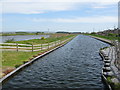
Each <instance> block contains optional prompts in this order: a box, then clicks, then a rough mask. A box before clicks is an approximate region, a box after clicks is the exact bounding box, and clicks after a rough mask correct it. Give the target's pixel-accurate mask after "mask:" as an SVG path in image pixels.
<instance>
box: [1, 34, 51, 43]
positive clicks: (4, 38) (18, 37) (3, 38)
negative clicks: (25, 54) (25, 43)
mask: <svg viewBox="0 0 120 90" xmlns="http://www.w3.org/2000/svg"><path fill="white" fill-rule="evenodd" d="M41 37H45V38H47V37H49V35H15V36H0V43H2V42H5V41H7V40H10V39H13V40H14V41H21V40H30V39H40V38H41Z"/></svg>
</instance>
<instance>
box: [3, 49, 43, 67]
mask: <svg viewBox="0 0 120 90" xmlns="http://www.w3.org/2000/svg"><path fill="white" fill-rule="evenodd" d="M41 52H42V51H37V52H22V51H19V52H16V51H2V65H3V66H9V67H15V65H19V64H23V61H27V60H29V58H32V56H33V55H36V54H38V53H41Z"/></svg>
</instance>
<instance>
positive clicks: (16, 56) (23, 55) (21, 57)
mask: <svg viewBox="0 0 120 90" xmlns="http://www.w3.org/2000/svg"><path fill="white" fill-rule="evenodd" d="M72 36H75V35H72V34H71V35H67V34H53V35H51V37H50V38H46V39H32V40H26V41H11V42H12V43H23V44H28V43H29V44H40V43H41V44H43V43H48V42H53V41H57V40H65V39H68V38H70V37H72ZM21 46H22V45H21ZM52 48H53V47H52ZM43 52H45V50H42V51H34V52H23V51H19V52H17V51H2V66H3V68H5V69H6V67H9V68H17V67H19V66H20V65H22V64H24V63H26V62H28V61H29V60H31V59H32V58H33V57H35V56H36V55H38V54H42V53H43ZM12 70H13V69H12ZM12 70H10V71H12ZM7 72H9V70H8V71H7ZM7 72H6V73H7Z"/></svg>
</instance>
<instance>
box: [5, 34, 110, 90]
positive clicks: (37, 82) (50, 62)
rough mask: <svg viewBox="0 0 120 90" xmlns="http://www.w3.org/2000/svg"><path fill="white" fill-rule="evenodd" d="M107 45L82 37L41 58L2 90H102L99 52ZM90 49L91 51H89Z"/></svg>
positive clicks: (101, 63)
mask: <svg viewBox="0 0 120 90" xmlns="http://www.w3.org/2000/svg"><path fill="white" fill-rule="evenodd" d="M106 46H109V45H108V44H106V43H103V42H101V41H98V40H95V39H93V38H90V37H89V36H84V35H79V36H77V37H76V38H74V39H73V40H71V41H70V42H69V43H67V44H66V45H65V46H64V47H61V48H59V49H57V50H55V51H54V52H52V53H49V54H48V55H46V56H44V57H42V58H39V59H38V60H37V61H36V62H34V63H33V64H32V65H30V66H29V67H26V68H25V69H24V70H22V71H21V72H19V73H18V74H17V75H15V76H14V77H13V78H11V79H10V80H9V81H7V82H6V83H5V84H4V85H3V88H20V89H21V88H23V89H24V88H81V89H82V88H86V89H87V88H91V89H95V88H98V89H103V88H104V85H103V83H102V81H101V70H102V69H101V68H102V66H103V62H102V59H101V57H100V56H99V49H100V48H103V47H106ZM90 47H91V48H90Z"/></svg>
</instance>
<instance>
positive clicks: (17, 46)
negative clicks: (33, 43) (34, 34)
mask: <svg viewBox="0 0 120 90" xmlns="http://www.w3.org/2000/svg"><path fill="white" fill-rule="evenodd" d="M16 49H17V52H18V43H16Z"/></svg>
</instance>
